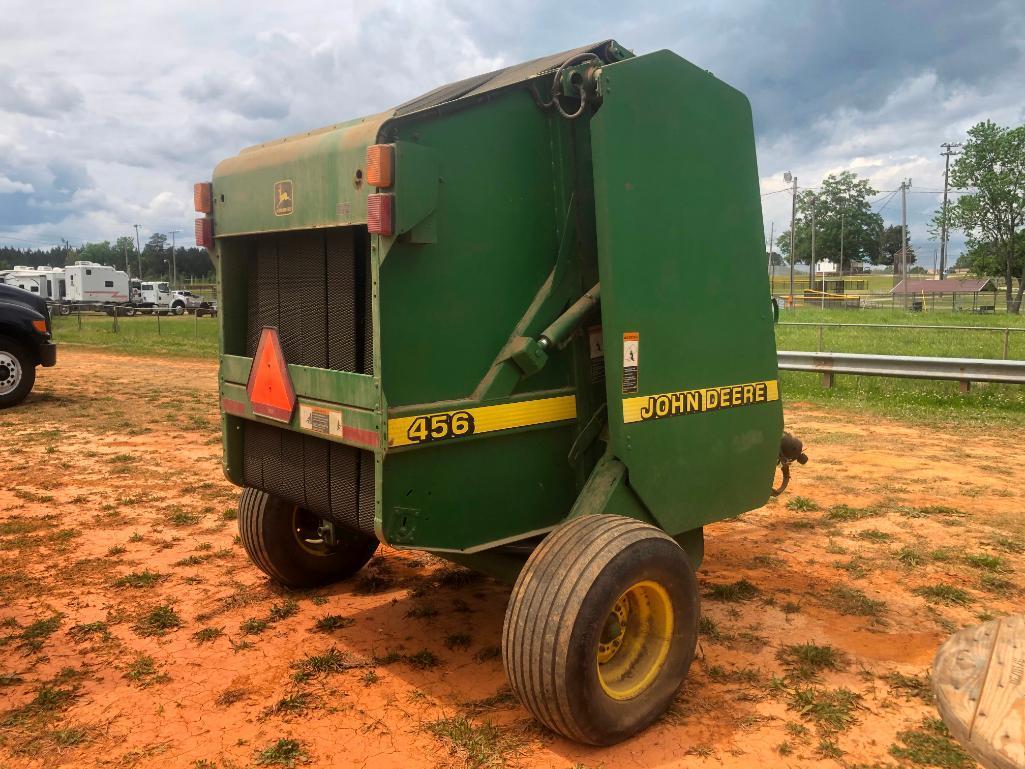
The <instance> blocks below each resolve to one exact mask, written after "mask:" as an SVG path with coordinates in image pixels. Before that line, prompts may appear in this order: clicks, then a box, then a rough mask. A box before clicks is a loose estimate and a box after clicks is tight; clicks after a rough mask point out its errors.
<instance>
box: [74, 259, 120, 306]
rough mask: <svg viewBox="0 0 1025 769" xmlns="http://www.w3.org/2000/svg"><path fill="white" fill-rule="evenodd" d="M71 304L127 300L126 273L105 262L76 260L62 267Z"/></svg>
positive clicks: (111, 302) (108, 302)
mask: <svg viewBox="0 0 1025 769" xmlns="http://www.w3.org/2000/svg"><path fill="white" fill-rule="evenodd" d="M64 274H65V280H66V282H67V296H66V297H65V299H64V301H66V302H70V303H71V304H124V303H125V302H127V301H128V300H129V295H128V274H127V273H126V272H124V270H118V269H115V268H113V267H109V266H108V265H105V264H97V263H96V262H82V261H78V262H75V263H74V264H69V265H67V266H66V267H65V268H64Z"/></svg>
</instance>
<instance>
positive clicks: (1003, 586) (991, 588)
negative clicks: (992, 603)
mask: <svg viewBox="0 0 1025 769" xmlns="http://www.w3.org/2000/svg"><path fill="white" fill-rule="evenodd" d="M979 586H980V587H981V588H982V589H983V590H985V591H986V592H987V593H993V594H995V595H1001V596H1003V595H1007V594H1009V593H1015V592H1017V590H1018V588H1017V587H1016V586H1015V584H1014V583H1013V582H1011V580H1009V579H1007V578H1005V577H1001V576H999V575H997V574H993V573H992V572H985V573H983V574H982V575H980V577H979Z"/></svg>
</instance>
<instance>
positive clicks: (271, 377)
mask: <svg viewBox="0 0 1025 769" xmlns="http://www.w3.org/2000/svg"><path fill="white" fill-rule="evenodd" d="M246 393H247V394H248V395H249V403H250V406H251V407H252V409H253V413H254V414H259V415H260V416H262V417H267V418H268V419H275V420H277V421H278V422H288V421H290V420H291V419H292V412H293V411H294V410H295V387H293V386H292V378H291V377H290V376H289V375H288V366H287V365H286V363H285V355H284V353H283V352H282V351H281V340H280V339H279V338H278V330H277V329H276V328H271V327H269V326H267V327H265V328H264V329H263V331H261V332H260V343H259V345H257V347H256V356H255V357H254V358H253V368H252V369H251V370H250V371H249V381H248V382H247V383H246Z"/></svg>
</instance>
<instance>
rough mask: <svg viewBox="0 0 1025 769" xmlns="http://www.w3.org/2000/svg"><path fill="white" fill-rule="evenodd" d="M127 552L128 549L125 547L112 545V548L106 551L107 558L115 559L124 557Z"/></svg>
mask: <svg viewBox="0 0 1025 769" xmlns="http://www.w3.org/2000/svg"><path fill="white" fill-rule="evenodd" d="M127 552H128V548H127V547H125V546H124V545H114V547H112V548H110V549H109V550H108V551H107V557H108V558H116V557H117V556H119V555H124V554H125V553H127Z"/></svg>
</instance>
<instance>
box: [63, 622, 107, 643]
mask: <svg viewBox="0 0 1025 769" xmlns="http://www.w3.org/2000/svg"><path fill="white" fill-rule="evenodd" d="M108 634H109V633H108V628H107V623H106V622H103V621H100V620H97V621H96V622H86V623H83V624H81V625H74V626H73V627H70V628H68V635H69V636H71V637H72V638H73V639H74V640H75V641H79V642H81V641H84V640H86V639H87V638H90V637H92V636H96V635H102V636H107V635H108Z"/></svg>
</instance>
